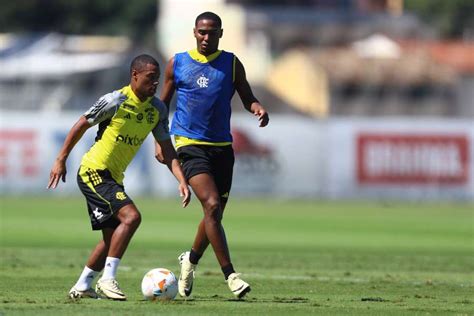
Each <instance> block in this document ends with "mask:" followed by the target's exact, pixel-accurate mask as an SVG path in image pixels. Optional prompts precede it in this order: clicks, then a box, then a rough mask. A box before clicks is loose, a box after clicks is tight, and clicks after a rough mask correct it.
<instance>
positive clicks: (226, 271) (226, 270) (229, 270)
mask: <svg viewBox="0 0 474 316" xmlns="http://www.w3.org/2000/svg"><path fill="white" fill-rule="evenodd" d="M221 269H222V272H223V273H224V276H225V279H226V280H227V278H228V277H229V275H231V274H232V273H234V272H235V271H234V267H233V266H232V263H229V264H228V265H226V266H225V267H222V268H221Z"/></svg>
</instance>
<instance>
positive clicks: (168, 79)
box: [155, 57, 175, 164]
mask: <svg viewBox="0 0 474 316" xmlns="http://www.w3.org/2000/svg"><path fill="white" fill-rule="evenodd" d="M173 64H174V57H172V58H171V59H170V60H169V61H168V64H167V65H166V69H165V80H164V82H163V88H162V89H161V94H160V99H161V101H163V103H164V104H165V105H166V107H167V108H168V110H169V108H170V102H171V99H172V98H173V94H174V89H175V86H174V73H173ZM155 157H156V160H158V161H159V162H161V163H163V164H164V163H165V162H164V157H163V152H162V149H161V147H160V144H158V143H157V142H155Z"/></svg>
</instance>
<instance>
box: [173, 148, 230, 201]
mask: <svg viewBox="0 0 474 316" xmlns="http://www.w3.org/2000/svg"><path fill="white" fill-rule="evenodd" d="M177 153H178V158H179V160H180V161H181V165H182V168H183V171H184V175H185V177H186V180H188V181H189V179H191V178H192V177H194V176H195V175H198V174H200V173H207V174H210V175H211V176H212V177H213V178H214V181H215V183H216V186H217V190H218V191H219V196H220V197H221V199H224V200H227V199H228V198H229V194H230V188H231V186H232V174H233V170H234V160H235V158H234V150H233V149H232V145H228V146H208V145H189V146H183V147H179V148H178V150H177Z"/></svg>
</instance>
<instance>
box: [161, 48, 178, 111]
mask: <svg viewBox="0 0 474 316" xmlns="http://www.w3.org/2000/svg"><path fill="white" fill-rule="evenodd" d="M173 65H174V57H172V58H171V59H170V60H169V61H168V64H167V65H166V69H165V80H164V82H163V88H162V89H161V94H160V99H161V101H163V102H164V103H165V104H166V106H167V107H168V109H169V107H170V102H171V99H172V98H173V94H174V90H175V86H174V72H173Z"/></svg>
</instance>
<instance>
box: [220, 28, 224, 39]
mask: <svg viewBox="0 0 474 316" xmlns="http://www.w3.org/2000/svg"><path fill="white" fill-rule="evenodd" d="M222 35H224V29H221V34H220V35H219V38H221V37H222Z"/></svg>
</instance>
